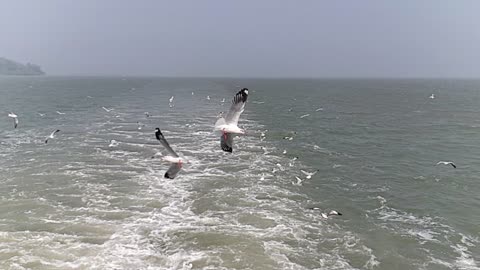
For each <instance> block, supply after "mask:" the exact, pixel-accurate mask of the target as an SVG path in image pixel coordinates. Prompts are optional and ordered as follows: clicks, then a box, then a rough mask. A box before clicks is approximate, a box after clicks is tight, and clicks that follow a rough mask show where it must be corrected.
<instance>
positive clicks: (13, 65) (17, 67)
mask: <svg viewBox="0 0 480 270" xmlns="http://www.w3.org/2000/svg"><path fill="white" fill-rule="evenodd" d="M0 75H45V72H43V71H42V69H41V68H40V66H37V65H34V64H30V63H27V64H26V65H23V64H20V63H17V62H15V61H12V60H8V59H6V58H3V57H0Z"/></svg>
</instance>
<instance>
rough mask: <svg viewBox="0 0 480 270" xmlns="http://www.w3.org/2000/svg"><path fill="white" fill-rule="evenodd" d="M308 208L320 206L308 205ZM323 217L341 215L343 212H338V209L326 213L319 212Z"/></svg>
mask: <svg viewBox="0 0 480 270" xmlns="http://www.w3.org/2000/svg"><path fill="white" fill-rule="evenodd" d="M308 209H310V210H320V208H318V207H309V208H308ZM320 215H321V216H322V217H323V218H328V217H329V216H342V215H343V214H342V213H340V212H338V211H335V210H331V211H330V212H328V213H321V214H320Z"/></svg>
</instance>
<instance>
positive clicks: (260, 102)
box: [252, 101, 265, 104]
mask: <svg viewBox="0 0 480 270" xmlns="http://www.w3.org/2000/svg"><path fill="white" fill-rule="evenodd" d="M252 103H255V104H263V103H265V101H252Z"/></svg>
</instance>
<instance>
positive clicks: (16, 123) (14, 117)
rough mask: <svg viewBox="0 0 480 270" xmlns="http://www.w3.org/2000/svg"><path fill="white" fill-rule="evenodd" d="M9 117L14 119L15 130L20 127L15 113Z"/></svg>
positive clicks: (11, 113)
mask: <svg viewBox="0 0 480 270" xmlns="http://www.w3.org/2000/svg"><path fill="white" fill-rule="evenodd" d="M8 117H11V118H12V119H13V128H17V126H18V115H16V114H14V113H13V112H10V113H9V114H8Z"/></svg>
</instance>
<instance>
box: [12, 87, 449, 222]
mask: <svg viewBox="0 0 480 270" xmlns="http://www.w3.org/2000/svg"><path fill="white" fill-rule="evenodd" d="M193 95H194V92H192V96H193ZM89 97H90V96H89ZM429 98H430V99H434V98H435V95H434V94H432V95H431V96H429ZM247 99H248V89H247V88H243V89H241V90H240V91H239V92H238V93H236V94H235V96H234V97H233V100H232V105H231V107H230V110H229V111H228V113H227V114H226V116H225V117H220V118H219V119H218V120H217V121H216V123H215V130H216V131H219V132H220V133H221V135H220V148H221V149H222V150H223V151H225V152H228V153H232V152H233V139H234V137H235V136H238V135H244V134H245V130H243V129H241V128H239V127H238V121H239V119H240V115H241V114H242V113H243V111H244V110H245V104H246V102H247ZM207 100H210V96H207ZM173 101H174V96H172V97H170V99H169V107H170V108H172V107H174V106H175V105H174V103H173ZM221 102H222V103H224V102H225V99H223V100H222V101H221ZM257 103H258V102H257ZM102 109H103V110H105V111H106V112H111V111H112V110H114V109H113V108H106V107H102ZM321 110H323V108H318V109H317V110H315V111H321ZM289 111H291V110H289ZM56 113H57V114H60V115H63V114H65V113H62V112H60V111H56ZM39 114H40V113H39ZM222 114H223V113H222ZM222 114H221V115H222ZM40 115H41V116H44V114H40ZM145 116H146V117H150V114H149V113H148V112H145ZM308 116H310V114H304V115H302V116H300V118H305V117H308ZM8 117H10V118H12V119H13V126H14V128H17V127H18V124H19V121H18V115H16V114H15V113H13V112H10V113H8ZM137 125H138V129H139V130H140V129H142V127H143V126H144V125H143V124H141V123H140V122H137ZM58 132H60V130H59V129H55V130H54V131H52V133H51V134H50V135H48V136H47V137H46V138H45V143H48V141H49V140H50V139H54V138H55V135H56V134H57V133H58ZM265 132H266V131H265ZM265 132H262V133H261V134H260V137H261V139H262V140H263V139H264V138H265ZM295 134H296V132H293V135H292V136H284V137H283V139H285V140H293V137H294V135H295ZM155 137H156V139H157V140H158V141H159V143H160V144H161V145H163V147H164V148H165V149H166V151H167V152H168V155H164V156H163V157H162V160H163V161H166V162H169V163H171V165H170V167H169V168H168V170H167V171H166V172H165V174H164V177H165V178H168V179H174V178H175V177H176V176H177V174H178V173H179V172H180V170H181V169H182V166H183V164H184V163H186V162H187V161H186V160H185V159H184V158H182V157H180V156H179V155H178V154H177V153H176V152H175V151H174V150H173V149H172V147H171V146H170V144H169V143H168V141H167V140H166V139H165V136H164V135H163V133H162V131H161V130H160V128H158V127H157V128H156V129H155ZM118 145H119V143H118V142H117V141H116V140H110V144H109V145H108V146H109V147H116V146H118ZM283 154H286V150H284V151H283ZM152 158H153V157H152ZM296 159H298V157H295V158H294V159H293V160H296ZM436 165H451V166H452V167H453V168H457V166H456V165H455V164H454V163H453V162H451V161H439V162H438V163H437V164H436ZM277 166H278V167H279V168H280V169H281V165H280V164H277ZM300 171H301V172H302V173H303V174H304V175H305V178H306V179H311V178H312V176H313V175H315V174H316V173H317V172H318V171H319V170H316V171H314V172H307V171H304V170H300ZM274 172H275V169H274ZM295 178H296V180H297V182H292V184H293V185H297V186H300V185H301V184H302V182H303V179H301V178H300V177H298V176H295ZM261 179H264V177H263V176H262V178H261ZM308 209H310V210H318V209H319V208H318V207H309V208H308ZM332 215H342V213H340V212H338V211H335V210H331V211H330V212H328V213H321V216H322V217H323V218H328V217H329V216H332Z"/></svg>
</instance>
